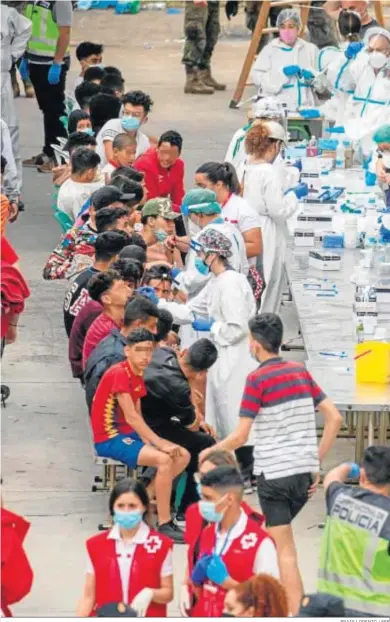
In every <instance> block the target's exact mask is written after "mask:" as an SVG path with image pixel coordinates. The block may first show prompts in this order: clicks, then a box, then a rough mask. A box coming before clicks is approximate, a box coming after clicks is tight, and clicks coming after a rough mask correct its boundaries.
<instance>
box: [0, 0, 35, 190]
mask: <svg viewBox="0 0 390 622" xmlns="http://www.w3.org/2000/svg"><path fill="white" fill-rule="evenodd" d="M0 11H1V117H2V119H3V120H4V121H5V122H6V124H7V125H8V129H9V132H10V136H11V141H12V150H13V154H14V159H15V164H16V169H17V172H18V184H19V187H18V190H19V193H20V189H21V186H22V161H21V157H20V149H19V122H18V117H17V115H16V106H15V103H14V94H13V89H12V82H11V74H10V70H11V67H12V65H13V63H14V62H15V61H17V60H18V59H19V58H20V57H21V56H23V54H24V52H25V50H26V46H27V43H28V40H29V39H30V36H31V30H32V26H31V22H30V20H29V19H27V18H26V17H24V16H23V15H20V14H19V13H18V12H17V11H16V9H13V8H11V7H9V6H6V5H3V4H1V5H0Z"/></svg>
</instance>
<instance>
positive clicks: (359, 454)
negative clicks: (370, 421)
mask: <svg viewBox="0 0 390 622" xmlns="http://www.w3.org/2000/svg"><path fill="white" fill-rule="evenodd" d="M364 421H365V413H364V412H357V413H356V445H355V462H356V463H357V464H359V463H360V461H361V459H362V458H363V454H364Z"/></svg>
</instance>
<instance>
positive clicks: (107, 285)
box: [88, 270, 122, 302]
mask: <svg viewBox="0 0 390 622" xmlns="http://www.w3.org/2000/svg"><path fill="white" fill-rule="evenodd" d="M121 280H122V277H121V275H120V274H119V272H116V270H107V272H98V273H97V274H94V275H93V276H91V278H90V279H89V281H88V293H89V295H90V297H91V298H92V300H95V301H96V302H100V300H101V297H102V296H103V294H105V293H106V292H107V291H108V290H109V289H111V287H112V286H113V284H114V283H115V281H121Z"/></svg>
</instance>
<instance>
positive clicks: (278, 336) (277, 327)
mask: <svg viewBox="0 0 390 622" xmlns="http://www.w3.org/2000/svg"><path fill="white" fill-rule="evenodd" d="M249 330H250V332H251V335H252V337H253V339H254V340H255V341H257V342H258V343H260V344H261V345H262V346H263V348H264V349H265V350H267V352H272V353H273V354H278V352H279V348H280V346H281V345H282V339H283V324H282V320H281V319H280V317H279V316H278V315H276V313H260V314H259V315H255V316H254V317H253V318H251V319H250V320H249Z"/></svg>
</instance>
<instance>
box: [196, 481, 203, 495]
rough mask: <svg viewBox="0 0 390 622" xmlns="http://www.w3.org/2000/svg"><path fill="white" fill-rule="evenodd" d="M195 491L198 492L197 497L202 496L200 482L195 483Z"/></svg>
mask: <svg viewBox="0 0 390 622" xmlns="http://www.w3.org/2000/svg"><path fill="white" fill-rule="evenodd" d="M196 492H197V493H198V495H199V497H201V496H202V486H201V484H200V482H197V483H196Z"/></svg>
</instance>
